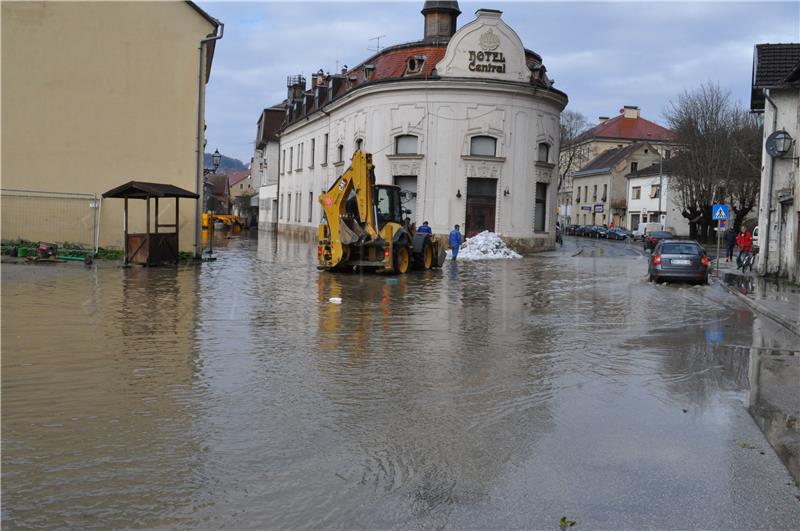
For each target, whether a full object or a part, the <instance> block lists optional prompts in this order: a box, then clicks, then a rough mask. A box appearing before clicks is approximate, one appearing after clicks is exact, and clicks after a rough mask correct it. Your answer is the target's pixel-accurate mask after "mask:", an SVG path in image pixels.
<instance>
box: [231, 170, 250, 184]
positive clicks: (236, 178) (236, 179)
mask: <svg viewBox="0 0 800 531" xmlns="http://www.w3.org/2000/svg"><path fill="white" fill-rule="evenodd" d="M248 177H250V172H249V171H247V170H240V171H232V172H230V174H228V182H230V186H234V185H236V184H239V183H240V182H241V181H244V180H245V179H247V178H248Z"/></svg>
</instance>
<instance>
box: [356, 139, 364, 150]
mask: <svg viewBox="0 0 800 531" xmlns="http://www.w3.org/2000/svg"><path fill="white" fill-rule="evenodd" d="M359 149H364V139H363V138H358V139H356V151H358V150H359Z"/></svg>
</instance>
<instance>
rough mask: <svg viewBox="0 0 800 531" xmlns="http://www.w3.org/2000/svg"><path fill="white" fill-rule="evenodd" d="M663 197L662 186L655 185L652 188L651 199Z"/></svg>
mask: <svg viewBox="0 0 800 531" xmlns="http://www.w3.org/2000/svg"><path fill="white" fill-rule="evenodd" d="M660 195H661V186H660V185H658V184H654V185H652V186H651V187H650V199H657V198H658V197H659V196H660Z"/></svg>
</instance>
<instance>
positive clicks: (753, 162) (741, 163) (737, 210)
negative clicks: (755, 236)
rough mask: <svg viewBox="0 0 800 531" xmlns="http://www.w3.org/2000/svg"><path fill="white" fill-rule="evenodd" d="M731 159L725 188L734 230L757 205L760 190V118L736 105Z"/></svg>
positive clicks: (733, 115) (761, 128)
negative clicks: (730, 170)
mask: <svg viewBox="0 0 800 531" xmlns="http://www.w3.org/2000/svg"><path fill="white" fill-rule="evenodd" d="M732 122H733V131H732V135H731V144H732V145H731V147H732V150H731V151H732V153H731V159H732V163H733V164H732V166H733V169H732V170H733V171H732V172H731V175H730V177H729V178H728V182H727V183H726V186H725V191H726V192H727V194H726V195H727V197H728V200H729V202H730V204H731V208H732V209H733V214H734V227H733V228H734V229H735V230H737V231H738V230H739V227H741V226H742V221H744V219H745V218H746V217H747V215H748V214H750V212H752V211H753V210H754V209H755V208H756V207H757V206H758V193H759V191H760V187H761V143H762V140H763V137H762V135H763V123H762V116H761V115H759V114H753V113H750V112H748V111H747V110H746V109H744V108H742V107H740V106H737V107H735V108H734V109H733V111H732Z"/></svg>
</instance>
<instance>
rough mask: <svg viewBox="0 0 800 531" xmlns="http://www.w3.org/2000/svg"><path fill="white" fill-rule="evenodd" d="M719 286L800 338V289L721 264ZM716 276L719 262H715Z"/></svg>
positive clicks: (724, 263) (729, 264)
mask: <svg viewBox="0 0 800 531" xmlns="http://www.w3.org/2000/svg"><path fill="white" fill-rule="evenodd" d="M719 266H720V267H719V277H718V280H719V283H720V285H721V286H722V287H723V288H725V289H726V290H728V291H729V292H731V293H733V294H734V295H736V296H738V297H739V298H741V299H742V300H743V301H744V302H745V303H747V304H748V305H749V306H750V307H751V308H753V309H754V310H755V311H757V312H759V313H761V314H763V315H765V316H766V317H769V318H770V319H772V320H773V321H775V322H777V323H780V324H781V325H783V326H785V327H786V328H788V329H789V330H791V331H792V332H794V333H795V334H797V335H800V286H797V285H795V284H791V283H789V282H786V281H783V280H780V279H775V278H764V277H761V276H758V275H756V274H754V273H752V272H750V271H748V272H747V273H742V272H741V271H739V270H738V269H736V262H735V261H731V262H725V259H724V258H723V260H722V261H721V262H720V264H719ZM714 272H715V274H716V262H714Z"/></svg>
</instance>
